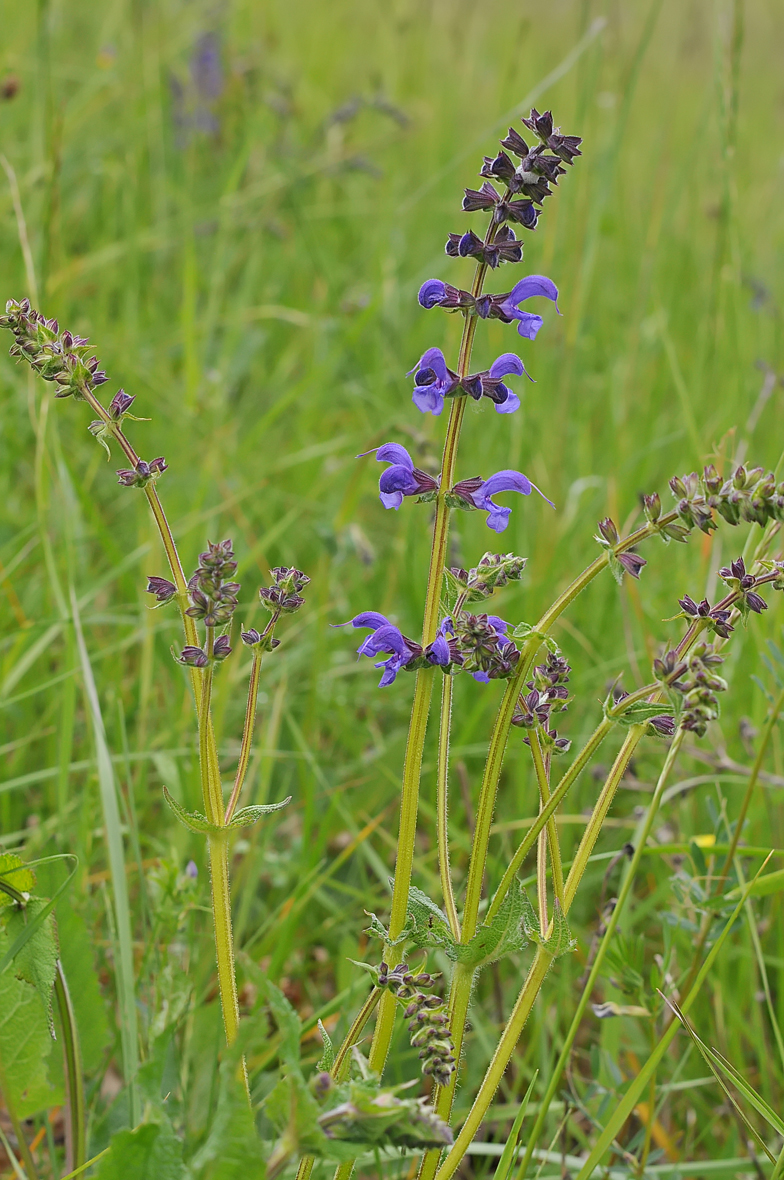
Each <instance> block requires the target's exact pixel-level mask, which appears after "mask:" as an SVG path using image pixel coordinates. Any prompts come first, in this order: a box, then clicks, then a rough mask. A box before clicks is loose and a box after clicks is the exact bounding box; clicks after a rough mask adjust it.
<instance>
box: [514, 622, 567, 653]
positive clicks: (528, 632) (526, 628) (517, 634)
mask: <svg viewBox="0 0 784 1180" xmlns="http://www.w3.org/2000/svg"><path fill="white" fill-rule="evenodd" d="M509 634H510V635H511V636H512V637H513V638H514V639H538V640H539V642H540V643H543V644H544V645H545V647H546V648H547V650H548V651H551V652H552V653H553V655H555V654H556V653H557V652H558V651H559V650H560V648H559V647H558V644H557V643H556V642H555V640H554V639H553V637H552V635H548V634H547V633H546V632H544V631H537V630H535V628H534V627H532V626H531V624H530V623H518V624H517V626H516V627H513V628H512V630H511V631H510V632H509Z"/></svg>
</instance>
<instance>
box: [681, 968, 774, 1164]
mask: <svg viewBox="0 0 784 1180" xmlns="http://www.w3.org/2000/svg"><path fill="white" fill-rule="evenodd" d="M659 995H660V996H661V997H662V999H663V1000H664V1002H665V1004H666V1005H667V1007H668V1008H669V1009H670V1011H672V1012H674V1013H675V1015H676V1016H677V1017H678V1020H679V1021H680V1022H681V1024H682V1025H683V1027H684V1028H685V1029H686V1032H687V1033H688V1034H689V1036H690V1037H691V1039H692V1041H693V1042H694V1044H695V1045H696V1047H697V1049H698V1051H699V1053H700V1054H701V1055H702V1058H703V1060H704V1061H705V1063H706V1065H707V1066H708V1068H709V1069H710V1071H711V1073H712V1074H713V1076H714V1077H715V1079H716V1081H717V1082H718V1084H719V1086H720V1087H721V1089H722V1090H723V1091H724V1093H725V1095H726V1096H727V1098H728V1099H729V1101H730V1102H731V1103H732V1105H733V1107H734V1108H735V1110H736V1111H737V1113H738V1115H739V1116H740V1118H741V1120H742V1121H743V1123H744V1124H745V1126H746V1128H747V1129H748V1131H749V1133H750V1134H751V1135H752V1136H753V1138H754V1139H756V1141H757V1143H758V1144H759V1145H760V1147H761V1148H762V1150H763V1151H764V1152H765V1154H766V1155H767V1157H768V1159H769V1160H770V1162H771V1163H772V1164H775V1162H776V1159H775V1156H773V1155H771V1153H770V1151H769V1150H768V1148H767V1147H766V1145H765V1142H764V1141H763V1139H761V1137H760V1135H759V1133H758V1131H757V1130H756V1129H755V1127H754V1125H753V1123H751V1122H750V1120H749V1117H748V1115H747V1114H746V1112H745V1111H744V1110H743V1108H742V1107H741V1105H740V1103H739V1102H738V1101H737V1099H736V1098H735V1096H734V1095H733V1093H732V1091H731V1090H730V1089H729V1087H728V1086H727V1084H726V1082H725V1081H724V1080H723V1078H722V1076H721V1073H720V1072H719V1070H721V1071H722V1072H723V1073H725V1074H726V1075H727V1076H728V1077H729V1078H730V1080H731V1081H732V1082H734V1084H735V1085H736V1086H737V1087H738V1089H739V1090H740V1091H741V1093H742V1094H743V1095H744V1097H745V1098H746V1099H747V1100H748V1101H749V1102H750V1103H751V1105H752V1106H753V1107H755V1109H756V1110H758V1111H759V1113H760V1114H761V1115H762V1116H763V1118H765V1120H766V1121H767V1122H768V1123H769V1124H770V1126H771V1127H773V1128H774V1130H776V1131H778V1132H779V1134H784V1122H782V1120H781V1119H780V1118H779V1116H778V1115H777V1114H776V1113H775V1111H773V1110H772V1109H771V1108H770V1107H769V1106H768V1104H767V1102H765V1100H764V1098H761V1097H760V1095H759V1094H758V1093H757V1091H756V1090H755V1089H754V1088H753V1087H752V1086H750V1085H749V1084H748V1082H747V1081H746V1080H745V1078H743V1077H741V1075H740V1074H739V1073H738V1072H737V1070H736V1069H734V1068H733V1066H731V1065H730V1063H729V1062H728V1061H727V1059H726V1058H725V1057H722V1055H721V1054H720V1053H717V1052H716V1050H715V1049H710V1048H708V1046H707V1045H706V1044H705V1042H704V1041H703V1040H701V1039H700V1037H698V1036H697V1033H696V1031H695V1030H694V1028H693V1027H692V1025H691V1024H690V1023H689V1021H688V1020H687V1019H686V1017H685V1015H684V1014H683V1012H682V1011H681V1009H680V1008H679V1007H678V1005H677V1004H676V1003H675V1002H674V1001H673V1000H668V999H667V997H666V996H665V995H664V994H663V992H661V991H660V992H659Z"/></svg>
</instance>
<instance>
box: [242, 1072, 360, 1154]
mask: <svg viewBox="0 0 784 1180" xmlns="http://www.w3.org/2000/svg"><path fill="white" fill-rule="evenodd" d="M264 1113H265V1114H266V1116H267V1118H268V1119H269V1120H270V1122H271V1123H272V1124H273V1126H274V1127H275V1129H276V1130H277V1131H278V1134H279V1135H280V1136H281V1139H282V1140H283V1141H284V1142H285V1145H286V1148H287V1150H288V1152H289V1153H290V1154H291V1155H294V1154H295V1153H296V1154H299V1155H305V1154H307V1155H318V1156H322V1157H324V1156H325V1157H326V1158H327V1159H337V1160H341V1161H342V1160H344V1159H346V1160H349V1159H351V1158H352V1152H351V1151H350V1150H348V1145H346V1144H334V1145H333V1144H332V1142H331V1140H330V1139H328V1138H327V1136H326V1134H325V1133H324V1131H322V1129H321V1127H320V1126H319V1124H318V1119H319V1115H320V1114H321V1113H322V1111H321V1107H320V1106H319V1104H318V1102H317V1101H316V1099H315V1098H314V1097H313V1094H312V1093H311V1091H310V1090H309V1089H308V1087H307V1085H306V1083H305V1080H304V1078H303V1077H302V1074H301V1073H300V1072H299V1069H296V1070H292V1071H291V1073H289V1074H288V1075H287V1076H286V1077H284V1078H281V1080H280V1081H279V1082H278V1084H277V1086H275V1088H274V1090H272V1092H271V1093H270V1094H269V1095H268V1096H267V1099H266V1101H265V1103H264ZM335 1148H337V1150H335ZM276 1150H277V1149H276ZM353 1154H356V1153H355V1152H354V1153H353Z"/></svg>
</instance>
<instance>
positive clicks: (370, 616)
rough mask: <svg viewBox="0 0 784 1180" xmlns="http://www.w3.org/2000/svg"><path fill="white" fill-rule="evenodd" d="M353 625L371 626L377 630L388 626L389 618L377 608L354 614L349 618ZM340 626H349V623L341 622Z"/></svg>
mask: <svg viewBox="0 0 784 1180" xmlns="http://www.w3.org/2000/svg"><path fill="white" fill-rule="evenodd" d="M349 623H351V626H352V627H371V628H372V629H373V630H374V631H376V630H377V629H378V628H379V627H388V626H389V619H388V618H387V617H386V615H381V614H379V613H378V611H377V610H366V611H362V613H361V614H359V615H354V618H353V619H349ZM338 626H340V627H347V626H348V623H339V624H338Z"/></svg>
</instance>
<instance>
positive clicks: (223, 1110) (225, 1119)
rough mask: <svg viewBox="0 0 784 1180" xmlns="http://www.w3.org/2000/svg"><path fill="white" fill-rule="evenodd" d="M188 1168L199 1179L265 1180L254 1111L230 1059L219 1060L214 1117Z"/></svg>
mask: <svg viewBox="0 0 784 1180" xmlns="http://www.w3.org/2000/svg"><path fill="white" fill-rule="evenodd" d="M191 1168H192V1170H193V1171H194V1173H195V1174H196V1175H197V1176H198V1177H199V1180H236V1178H237V1177H238V1176H241V1177H242V1178H243V1180H264V1176H265V1175H266V1167H265V1165H264V1160H263V1156H262V1146H261V1143H260V1141H259V1137H258V1135H257V1134H256V1126H255V1123H254V1121H253V1114H252V1112H251V1110H250V1107H249V1106H248V1100H247V1097H246V1095H245V1090H244V1087H243V1086H242V1085H241V1083H240V1082H239V1080H238V1077H237V1067H236V1063H235V1062H234V1061H233V1060H225V1061H223V1062H222V1063H221V1069H220V1084H219V1088H218V1103H217V1107H216V1110H215V1117H214V1118H213V1120H212V1124H211V1126H210V1130H209V1134H208V1136H207V1140H206V1142H205V1143H204V1144H203V1146H202V1147H201V1148H200V1149H199V1151H198V1152H197V1153H196V1155H195V1156H194V1158H193V1159H192V1161H191Z"/></svg>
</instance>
